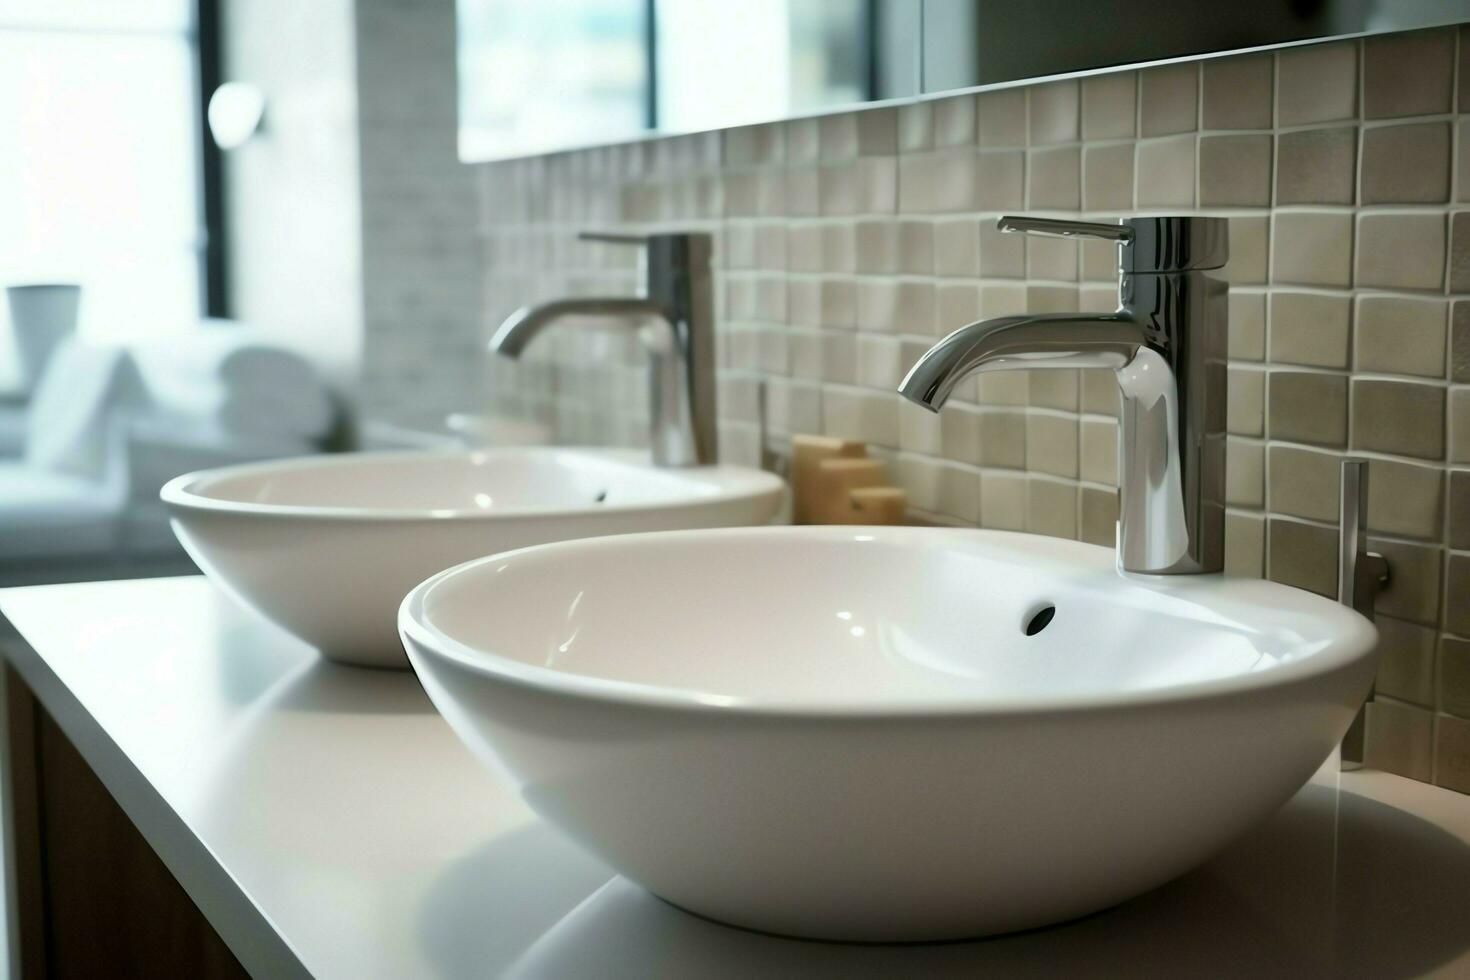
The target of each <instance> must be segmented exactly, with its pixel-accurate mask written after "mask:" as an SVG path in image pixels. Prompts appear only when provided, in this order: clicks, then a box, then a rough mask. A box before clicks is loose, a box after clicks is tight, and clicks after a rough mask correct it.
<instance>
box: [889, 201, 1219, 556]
mask: <svg viewBox="0 0 1470 980" xmlns="http://www.w3.org/2000/svg"><path fill="white" fill-rule="evenodd" d="M997 224H998V226H999V227H1000V229H1001V230H1002V231H1020V232H1027V233H1032V234H1042V235H1060V236H1063V237H1070V236H1074V235H1086V236H1091V237H1097V238H1103V239H1105V240H1108V241H1112V242H1116V243H1118V245H1119V279H1118V287H1119V305H1118V309H1117V311H1116V312H1114V313H1108V314H1100V315H1087V314H1080V315H1079V314H1058V315H1046V314H1040V315H1033V316H1012V317H1000V318H996V319H992V320H982V321H980V322H977V323H972V324H969V325H968V326H964V327H961V328H960V329H959V330H956V331H955V332H954V333H952V334H950V335H949V336H947V337H945V338H944V339H943V340H941V341H940V342H939V343H938V344H936V345H935V346H934V347H933V348H931V349H930V350H929V351H928V352H927V353H925V354H924V355H923V356H922V357H920V358H919V360H918V362H917V363H915V364H914V366H913V367H912V368H911V369H910V370H909V373H908V375H907V376H906V377H905V378H904V380H903V382H902V383H901V384H900V385H899V388H898V390H899V393H900V394H902V395H903V396H904V397H906V398H908V399H909V400H911V401H913V402H916V403H917V404H919V405H922V406H924V407H925V408H928V409H929V410H931V411H938V410H939V409H940V407H941V406H943V404H944V402H945V401H946V399H948V398H949V395H950V393H951V392H952V391H953V390H954V387H955V385H956V384H958V383H959V382H960V380H962V379H963V378H965V377H966V376H968V375H970V374H972V373H974V372H976V371H995V370H1030V369H1038V368H1083V367H1091V368H1097V367H1106V368H1111V369H1112V370H1113V371H1114V372H1115V374H1116V376H1117V379H1118V385H1119V387H1120V389H1121V390H1122V392H1123V415H1122V419H1121V426H1120V429H1119V465H1118V491H1119V518H1118V564H1119V567H1120V568H1122V569H1123V570H1124V571H1127V572H1138V573H1144V574H1153V575H1176V574H1195V573H1203V572H1218V571H1220V570H1221V569H1222V568H1223V567H1224V563H1225V398H1226V336H1227V334H1226V331H1227V326H1226V315H1227V311H1226V296H1227V289H1228V287H1227V285H1226V284H1225V282H1224V281H1223V280H1221V279H1220V278H1218V277H1217V276H1216V275H1213V273H1214V272H1215V270H1217V269H1219V268H1220V267H1221V266H1223V265H1224V264H1225V261H1226V259H1227V256H1228V246H1227V226H1226V222H1225V219H1223V218H1189V217H1179V218H1135V219H1132V220H1129V221H1125V222H1123V223H1122V224H1118V225H1103V224H1093V223H1088V222H1079V221H1058V220H1052V219H1045V218H1018V217H1004V218H1001V219H1000V220H999V222H998V223H997Z"/></svg>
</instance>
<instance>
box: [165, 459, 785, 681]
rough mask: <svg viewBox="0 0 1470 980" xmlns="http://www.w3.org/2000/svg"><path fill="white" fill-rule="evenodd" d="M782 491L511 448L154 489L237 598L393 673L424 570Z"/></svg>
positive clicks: (314, 464)
mask: <svg viewBox="0 0 1470 980" xmlns="http://www.w3.org/2000/svg"><path fill="white" fill-rule="evenodd" d="M782 494H783V485H782V483H781V481H780V479H779V478H777V477H775V476H772V475H771V474H769V473H765V472H762V471H760V470H752V469H745V468H742V467H734V466H702V467H692V468H689V469H656V468H654V467H653V466H651V465H649V464H648V463H647V454H646V453H639V452H635V451H623V450H581V449H548V448H517V449H492V450H484V451H479V452H410V453H355V454H341V455H328V456H312V457H305V458H299V459H290V460H280V461H276V462H269V463H257V464H250V465H246V466H232V467H227V468H224V469H217V470H209V471H206V472H201V473H191V474H188V475H186V476H181V477H179V478H178V479H175V480H173V481H171V482H170V483H168V484H167V485H166V486H165V487H164V488H163V494H162V495H163V500H164V502H165V503H166V504H168V506H169V509H170V511H171V513H172V517H173V526H174V531H175V532H176V533H177V534H178V536H179V540H180V541H182V542H183V544H184V547H185V548H186V549H187V550H188V552H189V554H190V556H192V557H193V558H194V560H195V561H196V562H197V563H198V564H199V566H200V567H201V568H202V569H204V571H205V572H206V573H208V574H209V576H210V577H211V578H213V579H214V580H215V581H216V582H218V583H219V584H220V585H222V586H223V587H224V588H225V589H226V590H228V591H229V592H231V593H233V594H234V595H235V596H236V597H237V598H239V599H240V600H241V601H243V602H244V603H245V604H246V605H247V606H250V607H252V608H254V609H255V610H256V611H257V612H259V613H261V614H262V615H264V616H265V617H266V618H267V619H270V620H272V621H274V622H275V623H277V624H278V625H280V626H283V627H285V628H286V629H288V630H290V631H291V632H293V633H295V634H296V635H298V636H300V637H301V638H302V639H304V640H306V641H307V642H308V643H311V644H313V645H314V646H316V647H317V648H318V649H319V650H320V651H321V652H322V654H323V655H325V656H327V657H329V658H331V659H334V660H341V661H346V662H349V663H357V664H365V665H369V666H380V667H407V666H408V662H407V660H405V658H404V655H403V646H402V644H401V642H400V641H399V639H398V633H397V629H396V626H395V617H396V615H397V611H398V606H399V603H400V602H402V600H403V597H404V595H405V594H406V593H407V592H408V590H409V589H411V588H413V587H414V586H415V585H417V584H418V583H419V582H422V581H423V580H424V579H425V578H427V577H428V576H430V575H432V574H434V573H435V572H437V571H440V570H442V569H444V568H448V567H449V566H451V565H455V564H458V563H460V562H463V561H467V560H469V559H471V558H477V557H479V556H481V555H487V554H491V553H493V552H497V551H505V550H508V549H511V548H521V547H525V546H526V545H532V544H539V543H541V542H544V541H559V540H562V539H565V538H580V537H591V536H594V535H601V534H621V533H625V532H629V531H655V530H666V529H675V528H699V527H721V526H731V525H744V524H764V523H767V522H769V521H770V520H771V519H772V517H773V516H774V515H775V514H776V512H777V510H778V509H779V508H780V504H781V499H782Z"/></svg>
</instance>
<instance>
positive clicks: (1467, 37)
mask: <svg viewBox="0 0 1470 980" xmlns="http://www.w3.org/2000/svg"><path fill="white" fill-rule="evenodd" d="M1459 61H1460V64H1459V71H1458V72H1456V74H1458V75H1459V76H1460V77H1459V83H1458V85H1457V86H1456V90H1457V91H1456V96H1455V101H1456V104H1457V105H1459V106H1460V107H1461V108H1462V109H1466V110H1470V29H1466V28H1465V27H1464V26H1463V25H1462V26H1461V27H1460V59H1459Z"/></svg>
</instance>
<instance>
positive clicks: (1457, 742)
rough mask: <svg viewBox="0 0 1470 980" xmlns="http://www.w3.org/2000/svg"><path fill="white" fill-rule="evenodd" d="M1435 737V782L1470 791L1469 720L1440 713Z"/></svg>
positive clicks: (1462, 790) (1456, 790) (1462, 791)
mask: <svg viewBox="0 0 1470 980" xmlns="http://www.w3.org/2000/svg"><path fill="white" fill-rule="evenodd" d="M1435 739H1436V741H1435V752H1434V754H1435V759H1436V762H1435V771H1434V782H1435V784H1436V785H1438V786H1443V787H1444V788H1445V789H1452V790H1454V791H1455V792H1456V793H1470V721H1466V720H1464V719H1463V718H1450V717H1448V716H1446V715H1441V716H1440V717H1439V724H1438V733H1437V734H1436V736H1435Z"/></svg>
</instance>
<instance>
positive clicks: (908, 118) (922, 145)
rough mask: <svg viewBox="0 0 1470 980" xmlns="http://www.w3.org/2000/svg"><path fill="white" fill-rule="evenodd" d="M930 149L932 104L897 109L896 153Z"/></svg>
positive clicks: (911, 105) (916, 104)
mask: <svg viewBox="0 0 1470 980" xmlns="http://www.w3.org/2000/svg"><path fill="white" fill-rule="evenodd" d="M798 122H800V120H798ZM813 122H814V120H813ZM932 148H933V103H931V101H922V103H913V104H908V106H900V107H898V151H900V153H914V151H916V150H932Z"/></svg>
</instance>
